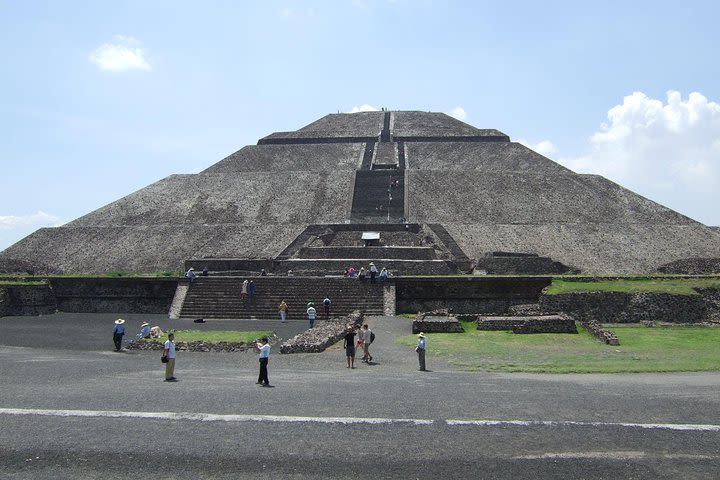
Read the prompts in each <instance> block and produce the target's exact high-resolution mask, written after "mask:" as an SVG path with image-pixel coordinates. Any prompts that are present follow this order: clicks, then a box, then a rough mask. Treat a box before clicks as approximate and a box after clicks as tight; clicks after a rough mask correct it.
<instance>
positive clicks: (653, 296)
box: [540, 292, 708, 323]
mask: <svg viewBox="0 0 720 480" xmlns="http://www.w3.org/2000/svg"><path fill="white" fill-rule="evenodd" d="M705 294H706V295H707V294H708V292H706V293H705ZM540 305H541V308H542V309H543V310H544V311H554V312H558V311H561V312H565V313H568V314H570V315H572V316H573V317H575V318H577V319H578V320H580V321H585V320H596V321H598V322H600V323H638V322H641V321H644V320H657V321H664V322H673V323H699V322H703V321H705V320H706V319H707V318H708V316H707V315H708V302H707V301H706V300H705V298H704V296H703V295H670V294H664V293H647V292H640V293H621V292H571V293H564V294H560V295H543V296H542V297H541V298H540Z"/></svg>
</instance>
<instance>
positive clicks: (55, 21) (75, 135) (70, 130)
mask: <svg viewBox="0 0 720 480" xmlns="http://www.w3.org/2000/svg"><path fill="white" fill-rule="evenodd" d="M588 3H592V5H590V6H588V5H586V4H588ZM718 5H720V4H718V3H716V2H712V1H694V0H686V1H684V2H682V3H678V2H658V1H657V0H654V1H644V0H636V1H633V2H627V1H614V0H606V1H604V2H578V1H577V0H574V1H552V0H550V1H546V2H538V1H512V0H508V1H504V2H497V1H492V2H490V1H487V2H486V1H481V0H475V1H466V2H465V1H452V0H448V1H440V0H415V1H411V0H332V1H311V0H304V1H272V0H267V1H240V0H232V1H212V0H209V1H206V2H197V1H178V0H173V1H164V0H153V1H146V0H142V1H121V0H114V1H112V2H90V1H73V0H65V1H62V2H59V1H33V0H27V1H23V2H16V1H12V0H0V57H1V58H2V62H0V167H1V172H2V202H1V203H0V249H3V248H6V247H8V246H9V245H11V244H12V243H14V242H16V241H17V240H19V239H21V238H22V237H24V236H25V235H28V234H29V233H31V232H32V231H34V230H36V229H37V228H40V227H43V226H53V225H61V224H63V223H65V222H68V221H70V220H73V219H75V218H77V217H79V216H81V215H84V214H86V213H88V212H91V211H93V210H95V209H96V208H98V207H100V206H102V205H105V204H107V203H109V202H111V201H113V200H116V199H118V198H121V197H123V196H125V195H127V194H129V193H131V192H133V191H135V190H138V189H139V188H142V187H144V186H146V185H148V184H150V183H152V182H154V181H157V180H159V179H161V178H164V177H166V176H168V175H170V174H174V173H194V172H198V171H200V170H202V169H204V168H206V167H207V166H209V165H211V164H213V163H215V162H217V161H218V160H220V159H221V158H223V157H224V156H226V155H228V154H229V153H231V152H233V151H236V150H238V149H239V148H241V147H243V146H245V145H248V144H254V143H256V142H257V140H258V139H259V138H261V137H263V136H265V135H268V134H270V133H272V132H275V131H286V130H295V129H297V128H300V127H302V126H304V125H306V124H307V123H310V122H312V121H314V120H316V119H317V118H319V117H321V116H323V115H325V114H327V113H335V112H338V111H340V112H350V111H358V110H363V109H377V108H380V107H387V108H389V109H393V110H429V111H440V112H446V113H449V114H451V115H454V116H455V117H457V118H459V119H461V120H464V121H465V122H467V123H470V124H472V125H474V126H476V127H480V128H497V129H499V130H502V131H503V132H505V133H506V134H508V135H510V137H511V138H512V139H513V140H516V141H521V142H523V143H525V144H526V145H529V146H531V147H532V148H535V149H536V150H537V151H539V152H541V153H543V154H545V155H547V156H549V157H550V158H552V159H553V160H555V161H558V162H560V163H562V164H564V165H566V166H568V167H570V168H571V169H573V170H574V171H576V172H579V173H599V174H602V175H604V176H606V177H608V178H610V179H611V180H613V181H616V182H618V183H620V184H622V185H624V186H626V187H628V188H630V189H632V190H634V191H636V192H638V193H640V194H642V195H644V196H646V197H648V198H650V199H652V200H655V201H658V202H660V203H662V204H664V205H666V206H669V207H671V208H673V209H675V210H677V211H679V212H681V213H683V214H685V215H688V216H690V217H692V218H694V219H695V220H698V221H700V222H703V223H705V224H708V225H720V208H718V205H720V194H719V193H718V192H719V191H720V189H719V188H718V187H719V186H720V185H719V184H720V75H719V73H720V71H719V69H720V63H718V62H717V53H716V49H717V45H720V29H718V28H717V19H718V18H720V6H718Z"/></svg>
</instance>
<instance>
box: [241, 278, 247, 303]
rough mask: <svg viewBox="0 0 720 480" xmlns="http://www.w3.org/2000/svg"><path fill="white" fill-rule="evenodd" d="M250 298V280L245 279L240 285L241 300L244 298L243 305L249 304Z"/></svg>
mask: <svg viewBox="0 0 720 480" xmlns="http://www.w3.org/2000/svg"><path fill="white" fill-rule="evenodd" d="M247 299H248V281H247V279H245V280H244V281H243V283H242V286H241V287H240V300H242V304H243V307H245V306H246V305H247Z"/></svg>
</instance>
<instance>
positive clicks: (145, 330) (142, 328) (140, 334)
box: [135, 322, 150, 341]
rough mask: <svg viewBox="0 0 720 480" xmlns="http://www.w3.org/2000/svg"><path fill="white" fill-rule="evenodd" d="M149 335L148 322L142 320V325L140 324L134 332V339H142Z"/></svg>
mask: <svg viewBox="0 0 720 480" xmlns="http://www.w3.org/2000/svg"><path fill="white" fill-rule="evenodd" d="M149 336H150V324H149V323H148V322H143V323H142V325H140V331H139V332H138V333H137V334H135V340H136V341H137V340H142V339H143V338H148V337H149Z"/></svg>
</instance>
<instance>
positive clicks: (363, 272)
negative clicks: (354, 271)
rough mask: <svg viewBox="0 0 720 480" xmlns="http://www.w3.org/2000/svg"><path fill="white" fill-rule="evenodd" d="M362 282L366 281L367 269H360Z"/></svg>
mask: <svg viewBox="0 0 720 480" xmlns="http://www.w3.org/2000/svg"><path fill="white" fill-rule="evenodd" d="M358 278H360V281H361V282H364V281H365V267H360V273H359V274H358Z"/></svg>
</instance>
